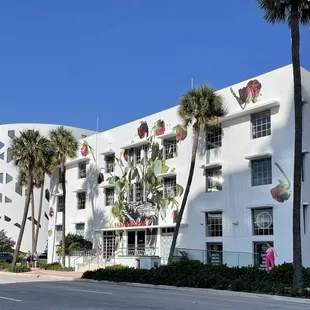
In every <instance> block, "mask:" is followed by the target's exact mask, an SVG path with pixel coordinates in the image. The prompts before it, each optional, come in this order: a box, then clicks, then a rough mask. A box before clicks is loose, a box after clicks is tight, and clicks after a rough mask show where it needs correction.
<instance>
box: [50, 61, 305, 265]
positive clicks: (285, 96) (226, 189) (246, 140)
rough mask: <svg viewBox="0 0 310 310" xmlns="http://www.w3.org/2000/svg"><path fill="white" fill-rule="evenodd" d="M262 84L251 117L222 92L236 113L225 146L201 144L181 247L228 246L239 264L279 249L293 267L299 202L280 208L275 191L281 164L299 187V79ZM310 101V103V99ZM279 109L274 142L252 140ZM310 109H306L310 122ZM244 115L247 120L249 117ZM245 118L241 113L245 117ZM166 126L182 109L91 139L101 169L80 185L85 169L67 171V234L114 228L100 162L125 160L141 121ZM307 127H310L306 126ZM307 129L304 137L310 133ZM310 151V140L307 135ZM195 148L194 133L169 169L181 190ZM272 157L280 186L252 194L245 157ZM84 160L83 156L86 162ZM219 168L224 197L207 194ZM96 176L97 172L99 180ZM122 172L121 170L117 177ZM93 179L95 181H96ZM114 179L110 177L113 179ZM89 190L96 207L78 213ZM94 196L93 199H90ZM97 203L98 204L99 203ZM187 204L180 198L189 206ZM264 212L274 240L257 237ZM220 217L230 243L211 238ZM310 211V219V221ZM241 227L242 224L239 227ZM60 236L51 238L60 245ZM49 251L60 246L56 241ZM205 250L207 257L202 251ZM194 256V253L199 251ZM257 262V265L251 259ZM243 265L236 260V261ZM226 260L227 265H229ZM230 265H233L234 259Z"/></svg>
mask: <svg viewBox="0 0 310 310" xmlns="http://www.w3.org/2000/svg"><path fill="white" fill-rule="evenodd" d="M302 72H303V80H304V81H303V86H304V88H306V89H307V91H305V95H304V96H305V98H306V97H309V93H310V92H309V91H308V88H309V86H308V85H309V81H310V73H309V72H307V71H305V70H302ZM252 79H254V78H251V79H248V80H246V81H243V82H241V83H238V84H236V85H233V86H232V88H233V90H234V91H235V93H236V94H238V89H240V88H242V87H244V86H245V85H246V84H247V82H248V81H249V80H252ZM255 79H258V80H259V82H260V83H261V84H262V89H261V91H260V96H259V98H258V101H257V102H255V103H249V105H248V106H247V107H246V109H245V110H243V112H242V109H241V107H240V106H239V104H238V102H237V101H236V99H235V98H234V97H233V95H232V94H231V91H230V87H227V88H225V89H222V90H220V91H219V93H220V94H221V95H222V96H223V99H224V102H225V104H226V106H227V108H228V112H229V113H228V118H226V120H225V119H224V120H223V125H222V127H223V138H222V147H221V148H220V149H217V150H210V151H206V143H205V134H202V135H201V137H200V143H199V150H198V155H197V162H196V170H195V175H194V179H193V183H192V186H191V191H190V195H189V198H188V203H187V207H186V210H185V213H184V216H183V221H182V223H183V227H181V230H180V236H179V239H178V246H179V247H184V248H188V249H195V250H197V252H196V253H197V254H196V256H197V257H198V256H201V255H202V252H200V251H204V250H206V243H208V242H210V243H211V242H222V243H223V251H225V254H224V257H229V256H231V257H233V256H234V255H235V253H236V252H240V253H241V252H242V253H253V252H254V248H253V243H254V242H267V241H272V242H274V246H275V248H276V251H277V253H278V256H279V257H278V258H277V263H282V262H289V261H292V203H293V195H291V197H290V198H289V199H288V201H285V202H284V203H279V202H277V201H275V200H274V199H273V198H272V196H271V194H270V190H271V189H272V188H274V187H275V186H277V185H278V179H283V177H282V175H281V173H280V172H279V170H278V169H277V168H276V166H275V165H274V163H275V162H278V163H279V164H280V165H281V167H282V168H283V169H284V171H285V172H286V174H287V176H288V177H289V179H290V180H291V181H293V154H294V150H293V146H294V107H293V76H292V66H291V65H290V66H286V67H283V68H280V69H278V70H275V71H272V72H269V73H266V74H263V75H261V76H258V77H255ZM309 99H310V98H309ZM309 99H308V101H309ZM273 102H278V103H279V105H275V104H274V105H273V107H272V108H271V135H270V136H266V137H262V138H258V139H252V137H251V122H250V119H251V114H252V113H254V112H258V110H256V109H257V108H258V109H260V110H265V109H267V108H268V107H270V104H272V103H273ZM308 110H309V105H308V106H306V107H305V119H306V120H308V118H309V116H308V113H309V111H308ZM241 112H242V113H243V114H242V113H241ZM240 113H241V114H240ZM158 119H163V120H165V122H166V127H167V129H166V131H169V130H170V129H171V128H172V127H173V126H174V125H176V124H178V123H180V119H179V118H178V116H177V107H174V108H171V109H168V110H165V111H162V112H159V113H156V114H154V115H150V116H146V117H145V118H143V119H139V120H136V121H134V122H131V123H128V124H125V125H123V126H120V127H117V128H113V129H111V130H108V131H105V132H102V133H100V134H99V135H98V136H96V135H94V136H91V137H89V138H87V139H86V140H87V141H88V143H89V145H91V146H92V147H93V148H94V149H95V150H96V153H97V154H98V159H97V164H96V163H94V161H93V160H92V158H91V156H89V158H90V161H89V164H88V177H87V178H88V181H86V183H85V180H79V179H78V178H77V173H78V164H77V163H75V164H72V165H69V166H67V218H66V227H67V233H69V232H74V231H75V223H79V222H81V223H82V222H83V223H85V236H86V237H87V238H89V239H90V240H92V238H93V235H94V231H95V230H96V229H101V228H106V227H108V223H109V220H110V217H111V214H110V211H111V207H107V206H105V204H104V201H105V200H104V194H103V189H102V188H100V187H98V186H97V184H96V177H97V175H96V173H97V172H96V169H98V168H99V169H100V168H103V167H104V156H102V155H99V154H100V153H102V152H105V151H107V150H108V149H109V148H111V149H112V150H114V151H115V154H116V156H119V153H120V151H121V147H123V146H124V145H126V144H128V143H130V142H131V141H133V142H136V141H138V140H139V138H138V136H137V127H138V126H139V125H140V121H146V122H147V123H148V125H149V128H150V129H151V128H152V127H153V124H154V123H155V122H156V121H157V120H158ZM304 123H306V121H304ZM306 126H309V125H304V132H307V131H308V130H306V128H307V127H306ZM304 139H305V142H304V148H305V147H306V148H308V149H309V148H310V145H309V146H308V144H309V140H308V138H306V135H304ZM191 147H192V131H191V129H189V130H188V136H187V138H186V140H184V141H181V142H180V143H179V144H178V153H179V155H178V157H176V158H174V159H169V160H167V164H168V165H169V166H171V167H175V168H176V174H177V183H178V184H180V185H182V186H183V187H185V185H186V181H187V175H188V169H189V162H190V156H191ZM266 153H270V154H271V155H272V184H270V185H264V186H256V187H252V185H251V164H250V161H249V160H248V159H246V158H245V157H247V156H253V155H256V156H258V155H261V154H266ZM81 158H82V156H81ZM213 163H220V164H222V171H223V179H224V183H223V190H222V191H220V192H210V193H206V192H205V186H206V178H205V173H204V169H201V168H200V167H201V166H202V165H208V164H213ZM94 171H95V173H93V172H94ZM119 173H120V171H119V170H118V169H116V171H115V174H119ZM309 173H310V170H309V165H307V164H306V180H307V179H308V175H309ZM91 174H93V176H92V177H93V181H89V180H91ZM105 177H107V175H105ZM57 179H58V175H57V173H55V174H54V175H53V179H52V183H51V191H52V192H54V191H55V190H56V187H57V184H58V181H57ZM306 184H307V181H306V182H305V183H304V186H303V201H310V197H308V191H307V189H306V188H305V186H306ZM79 188H84V189H85V188H86V189H87V193H88V200H87V203H86V208H85V210H77V198H76V193H75V192H74V191H75V190H77V189H79ZM90 193H91V195H89V194H90ZM91 197H95V199H92V198H91ZM181 199H182V197H181V198H179V199H178V201H179V202H181ZM56 200H57V198H56V197H55V196H53V198H52V199H51V201H50V205H51V206H53V207H54V209H55V210H56ZM256 207H272V208H273V223H274V234H273V235H272V236H253V225H252V216H251V209H252V208H256ZM216 210H222V212H223V237H206V223H205V213H206V212H212V211H216ZM309 214H310V212H308V219H307V221H308V222H309V221H310V217H309V216H310V215H309ZM235 222H238V223H239V224H238V225H233V223H235ZM55 224H61V214H57V215H56V216H55V217H54V218H53V219H52V220H51V221H50V228H49V229H51V230H54V226H55ZM160 224H161V225H163V224H172V222H171V217H170V213H167V219H166V220H164V221H161V222H160ZM308 234H309V232H308V233H307V235H305V236H303V241H304V244H306V243H307V242H308V241H309V240H308V239H307V238H308ZM54 237H55V236H54V234H52V235H51V236H50V239H51V240H54ZM49 244H51V245H52V244H54V243H53V241H52V242H50V243H49ZM304 248H305V249H304V263H305V265H310V252H309V250H308V249H306V247H304ZM199 250H200V251H199ZM192 252H193V253H194V251H192ZM249 255H250V254H244V255H243V256H242V254H241V256H240V255H239V259H240V260H243V261H244V263H243V264H245V265H246V264H247V263H248V262H249V261H251V260H252V257H251V256H249ZM249 257H250V258H249ZM234 259H236V258H235V256H234V257H233V258H231V259H230V260H234ZM224 260H225V259H224ZM228 260H229V258H228Z"/></svg>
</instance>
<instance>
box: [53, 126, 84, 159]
mask: <svg viewBox="0 0 310 310" xmlns="http://www.w3.org/2000/svg"><path fill="white" fill-rule="evenodd" d="M49 137H50V141H51V145H52V150H53V152H54V154H55V159H56V162H57V164H60V163H61V162H65V161H66V160H67V159H73V158H75V157H76V156H77V152H78V148H79V144H78V141H77V140H76V139H75V137H74V136H73V133H72V131H70V130H69V129H66V128H64V127H63V126H60V127H58V128H56V129H54V130H51V131H50V134H49Z"/></svg>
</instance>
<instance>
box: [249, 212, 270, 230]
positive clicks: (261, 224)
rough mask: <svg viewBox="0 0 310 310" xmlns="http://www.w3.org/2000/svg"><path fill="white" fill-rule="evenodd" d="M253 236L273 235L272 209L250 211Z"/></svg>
mask: <svg viewBox="0 0 310 310" xmlns="http://www.w3.org/2000/svg"><path fill="white" fill-rule="evenodd" d="M252 222H253V235H254V236H267V235H273V210H272V208H260V209H253V210H252Z"/></svg>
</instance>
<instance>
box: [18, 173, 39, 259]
mask: <svg viewBox="0 0 310 310" xmlns="http://www.w3.org/2000/svg"><path fill="white" fill-rule="evenodd" d="M35 169H36V168H35ZM27 182H28V178H27V171H26V169H24V168H20V169H19V171H18V185H20V186H25V187H27ZM27 195H28V193H27ZM30 195H31V251H32V253H34V251H35V224H34V195H33V189H32V192H31V194H30Z"/></svg>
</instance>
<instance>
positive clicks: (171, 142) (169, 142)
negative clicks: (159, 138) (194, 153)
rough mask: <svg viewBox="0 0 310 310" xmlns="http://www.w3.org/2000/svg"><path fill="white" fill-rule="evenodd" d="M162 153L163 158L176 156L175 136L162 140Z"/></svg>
mask: <svg viewBox="0 0 310 310" xmlns="http://www.w3.org/2000/svg"><path fill="white" fill-rule="evenodd" d="M164 154H165V159H170V158H175V157H177V140H176V138H173V139H166V140H164Z"/></svg>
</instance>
